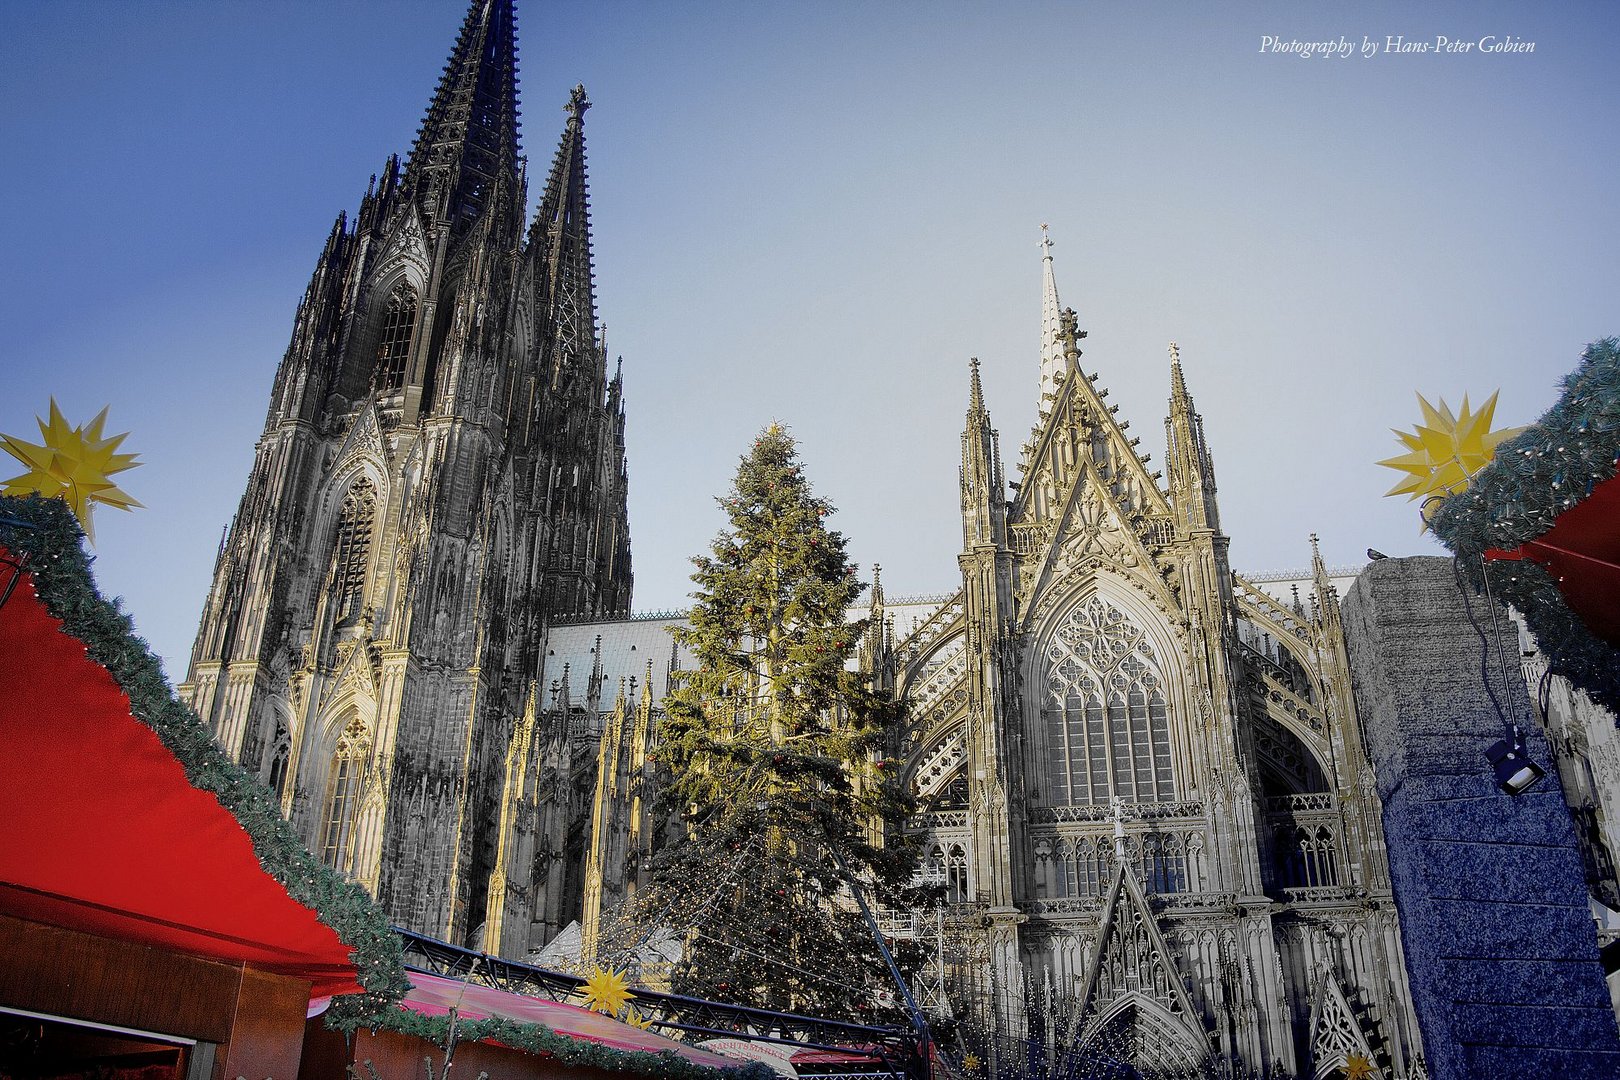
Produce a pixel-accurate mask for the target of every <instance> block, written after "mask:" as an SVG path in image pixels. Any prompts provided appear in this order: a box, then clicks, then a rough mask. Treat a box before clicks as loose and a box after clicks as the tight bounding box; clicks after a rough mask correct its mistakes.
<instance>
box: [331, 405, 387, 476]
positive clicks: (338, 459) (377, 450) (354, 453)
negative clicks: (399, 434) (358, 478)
mask: <svg viewBox="0 0 1620 1080" xmlns="http://www.w3.org/2000/svg"><path fill="white" fill-rule="evenodd" d="M388 457H389V455H388V443H387V441H386V440H385V439H384V438H383V432H382V425H381V424H380V423H379V422H378V420H377V406H376V403H375V402H367V403H366V405H365V407H364V408H362V409H361V410H360V412H359V413H358V414H357V415H356V416H355V418H354V422H353V423H352V424H350V425H349V430H348V432H347V433H346V434H345V435H344V436H343V441H342V442H341V443H339V444H338V447H337V451H336V453H334V454H333V455H332V469H331V473H332V475H333V476H343V475H344V474H345V473H348V472H350V471H351V470H353V469H355V468H357V467H360V466H361V465H362V464H363V463H366V462H372V463H375V464H376V465H377V467H378V470H379V476H378V479H379V480H381V479H382V478H383V477H385V476H387V475H388V468H389V461H388Z"/></svg>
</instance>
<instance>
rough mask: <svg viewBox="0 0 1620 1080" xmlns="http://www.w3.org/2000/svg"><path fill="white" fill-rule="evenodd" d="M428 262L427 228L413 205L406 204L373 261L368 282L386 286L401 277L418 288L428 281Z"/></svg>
mask: <svg viewBox="0 0 1620 1080" xmlns="http://www.w3.org/2000/svg"><path fill="white" fill-rule="evenodd" d="M429 264H430V260H429V258H428V249H427V231H426V230H425V229H424V228H423V226H422V219H421V216H420V215H419V214H418V213H417V210H416V207H414V206H411V205H409V204H407V205H406V206H405V207H404V209H403V210H402V211H401V213H400V215H399V217H398V218H397V219H396V220H395V222H394V227H393V230H392V232H391V233H390V234H389V236H388V239H387V240H386V241H384V243H383V245H382V249H381V251H380V252H379V253H378V255H377V258H376V261H375V262H373V263H372V270H371V275H370V277H371V281H372V283H373V286H377V285H381V286H384V287H387V286H389V285H392V284H393V282H394V281H395V280H397V279H398V278H400V277H402V276H403V277H407V278H409V279H411V281H412V283H413V284H415V285H417V286H418V287H421V286H423V285H425V284H426V283H427V280H428V267H429Z"/></svg>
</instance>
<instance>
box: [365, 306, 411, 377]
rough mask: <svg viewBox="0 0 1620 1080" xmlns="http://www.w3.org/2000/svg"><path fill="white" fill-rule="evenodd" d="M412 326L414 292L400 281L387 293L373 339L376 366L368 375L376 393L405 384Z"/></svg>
mask: <svg viewBox="0 0 1620 1080" xmlns="http://www.w3.org/2000/svg"><path fill="white" fill-rule="evenodd" d="M415 325H416V290H415V289H413V288H411V286H410V285H409V284H408V283H406V282H403V281H402V282H400V283H399V284H398V285H397V286H395V287H394V291H393V292H391V293H389V294H388V306H387V307H386V308H384V309H383V318H382V329H381V330H380V332H379V333H378V336H377V366H376V368H375V372H374V374H373V376H372V380H373V382H374V383H375V384H376V387H377V389H378V390H379V391H381V392H383V393H388V392H390V391H394V390H398V389H399V388H400V387H402V386H404V385H405V369H406V367H407V366H408V364H409V362H410V355H411V330H412V328H413V327H415Z"/></svg>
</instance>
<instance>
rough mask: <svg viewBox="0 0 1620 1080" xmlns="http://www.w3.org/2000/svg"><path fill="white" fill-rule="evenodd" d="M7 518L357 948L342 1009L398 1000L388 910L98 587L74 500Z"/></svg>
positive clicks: (63, 611) (140, 710)
mask: <svg viewBox="0 0 1620 1080" xmlns="http://www.w3.org/2000/svg"><path fill="white" fill-rule="evenodd" d="M0 517H7V518H12V519H15V520H18V521H24V522H28V523H29V524H31V525H33V526H35V527H34V528H31V529H30V528H19V527H16V526H11V525H5V524H3V523H0V544H4V545H5V546H6V547H7V548H9V549H10V550H11V551H12V552H13V553H14V554H18V555H21V554H24V553H26V554H27V555H28V565H27V571H28V573H29V574H31V575H33V578H34V586H35V591H36V592H37V594H38V596H39V599H40V601H41V602H42V603H44V605H45V609H46V610H47V611H49V612H50V613H51V615H52V616H53V617H55V618H57V619H59V620H61V622H62V626H63V629H64V630H66V631H67V633H69V634H71V635H73V636H74V637H75V638H77V639H79V640H80V641H82V642H83V643H84V644H85V646H86V649H87V655H88V656H89V657H90V659H91V660H94V661H95V662H96V663H98V664H100V665H101V666H102V667H104V668H106V669H107V671H108V672H109V673H110V674H111V675H112V677H113V679H114V680H115V681H116V682H117V683H118V685H119V686H120V687H121V688H122V689H123V691H124V693H126V694H128V695H129V706H130V714H131V715H132V716H134V717H135V719H137V720H139V721H140V722H141V723H143V724H145V725H146V726H147V727H149V728H151V729H152V731H153V732H154V733H156V735H157V737H158V739H159V740H160V741H161V742H162V743H163V745H164V746H165V747H167V748H168V750H169V752H170V753H172V754H173V755H174V756H175V757H176V758H177V759H178V760H179V762H180V764H181V766H182V767H183V768H184V769H185V773H186V779H187V780H189V781H190V782H191V785H192V786H193V787H195V788H197V789H199V790H201V791H207V792H210V793H212V794H213V795H214V796H215V797H216V798H218V799H219V803H220V805H221V806H223V807H224V808H225V809H226V810H227V811H228V812H229V813H230V814H231V815H233V816H234V817H235V818H236V820H237V821H238V822H240V823H241V826H242V828H243V829H244V830H245V831H246V832H247V834H248V838H249V840H250V841H251V842H252V844H253V851H254V854H255V855H256V856H258V860H259V865H260V866H261V867H263V868H264V871H265V873H267V874H269V875H270V876H271V877H272V878H274V879H275V880H276V881H278V882H280V884H281V885H282V887H283V888H285V889H286V890H287V894H288V895H289V896H291V897H292V898H293V899H294V900H296V901H297V902H298V903H300V904H303V905H304V906H305V907H307V908H309V909H311V910H312V911H314V912H315V914H316V915H317V916H318V917H319V918H320V920H321V922H323V923H325V924H326V925H327V926H329V927H331V929H332V930H333V931H334V932H335V933H336V934H337V936H338V939H339V940H340V941H342V942H343V943H344V944H345V945H347V946H348V947H349V948H350V949H351V950H352V959H353V961H354V964H355V966H356V968H357V969H358V971H359V978H360V985H361V986H363V987H364V988H365V992H364V993H363V994H352V995H348V996H346V997H342V998H337V999H335V1000H334V1002H333V1006H332V1008H333V1009H334V1010H336V1011H337V1013H338V1015H340V1016H344V1015H362V1016H371V1015H376V1014H378V1013H380V1012H382V1011H383V1010H384V1009H386V1008H388V1007H389V1006H390V1005H392V1003H394V1002H396V1001H398V1000H399V999H400V998H401V997H402V996H403V995H404V993H405V991H406V990H407V989H409V986H408V984H407V983H406V981H405V970H404V967H403V965H402V964H401V961H400V944H399V939H398V938H397V937H395V936H394V934H393V932H392V931H391V930H389V928H388V921H387V920H386V919H385V918H384V917H383V914H382V911H381V910H380V909H378V907H377V905H376V904H375V903H374V902H373V901H372V899H371V897H369V896H368V895H366V893H365V891H364V890H363V889H361V888H360V887H359V886H358V885H355V884H354V883H352V882H350V881H347V880H345V879H344V878H343V877H342V876H340V875H339V874H337V873H336V872H335V871H333V870H332V869H331V868H330V867H328V866H326V865H325V864H323V863H321V862H319V861H318V860H316V858H315V857H314V856H313V855H311V854H310V853H309V851H308V849H306V848H305V847H304V844H303V842H302V841H301V840H300V839H299V838H298V835H297V834H296V833H294V832H293V829H292V826H291V825H289V824H288V823H287V821H286V819H285V818H283V817H282V816H281V811H280V808H279V807H278V806H277V805H276V803H275V801H274V798H273V796H272V795H271V793H270V791H269V789H267V788H266V787H264V785H263V784H261V783H259V781H258V780H257V779H255V778H254V777H252V776H250V775H248V773H247V772H246V770H244V769H243V768H242V767H241V766H240V765H238V764H237V763H236V762H234V761H232V760H230V759H229V758H228V757H226V756H225V753H224V752H223V751H222V750H220V748H219V746H218V745H217V744H216V743H215V742H214V740H213V737H212V736H211V735H209V733H208V730H207V729H206V728H205V727H204V726H203V724H202V721H200V720H199V719H198V718H197V714H196V713H194V712H193V711H192V710H191V709H190V708H189V707H187V706H185V705H183V704H181V703H180V701H179V700H178V699H177V698H176V697H175V696H174V691H173V690H171V689H170V687H169V683H168V680H167V679H165V678H164V676H163V669H162V667H161V666H160V665H159V663H158V660H157V657H155V656H153V655H152V653H151V650H149V649H148V648H147V646H146V642H145V641H143V640H142V639H140V638H138V637H136V636H135V627H134V624H133V623H131V621H130V618H129V616H128V615H125V614H124V613H123V612H122V611H120V610H119V607H118V604H117V603H116V602H115V601H109V600H106V599H104V598H103V597H102V596H101V594H100V593H99V592H97V591H96V586H95V582H94V580H93V579H92V578H91V576H90V559H89V557H88V556H86V555H85V553H84V548H83V546H82V545H81V543H80V537H81V536H82V535H83V534H82V532H81V530H80V528H79V523H78V522H77V521H76V520H75V519H74V517H73V514H72V512H71V511H70V510H69V509H68V506H67V504H66V503H64V502H63V501H62V500H60V499H46V498H42V497H40V496H38V495H34V496H30V497H28V498H23V499H16V498H0Z"/></svg>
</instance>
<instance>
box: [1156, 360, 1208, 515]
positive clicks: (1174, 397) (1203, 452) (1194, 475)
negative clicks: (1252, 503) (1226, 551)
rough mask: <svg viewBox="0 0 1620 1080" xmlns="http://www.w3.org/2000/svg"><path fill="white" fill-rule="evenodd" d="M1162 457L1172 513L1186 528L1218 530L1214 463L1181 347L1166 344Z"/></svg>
mask: <svg viewBox="0 0 1620 1080" xmlns="http://www.w3.org/2000/svg"><path fill="white" fill-rule="evenodd" d="M1164 437H1165V447H1166V449H1167V451H1168V452H1167V454H1166V458H1167V459H1168V463H1169V464H1168V467H1169V469H1170V500H1171V502H1172V503H1174V504H1175V508H1176V516H1177V517H1178V518H1180V519H1181V523H1182V525H1183V526H1185V527H1186V528H1188V529H1209V530H1213V531H1215V532H1219V531H1220V528H1221V519H1220V512H1219V511H1218V510H1217V509H1216V507H1215V465H1214V463H1213V462H1212V461H1211V460H1210V456H1209V446H1208V444H1206V443H1205V441H1204V419H1203V417H1201V416H1199V415H1198V410H1196V409H1194V408H1193V400H1192V395H1191V394H1189V393H1187V381H1186V379H1185V378H1184V377H1183V376H1182V374H1181V349H1180V348H1179V347H1178V346H1177V345H1176V343H1175V342H1173V341H1172V342H1171V343H1170V415H1169V416H1168V417H1166V418H1165V421H1164Z"/></svg>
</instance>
